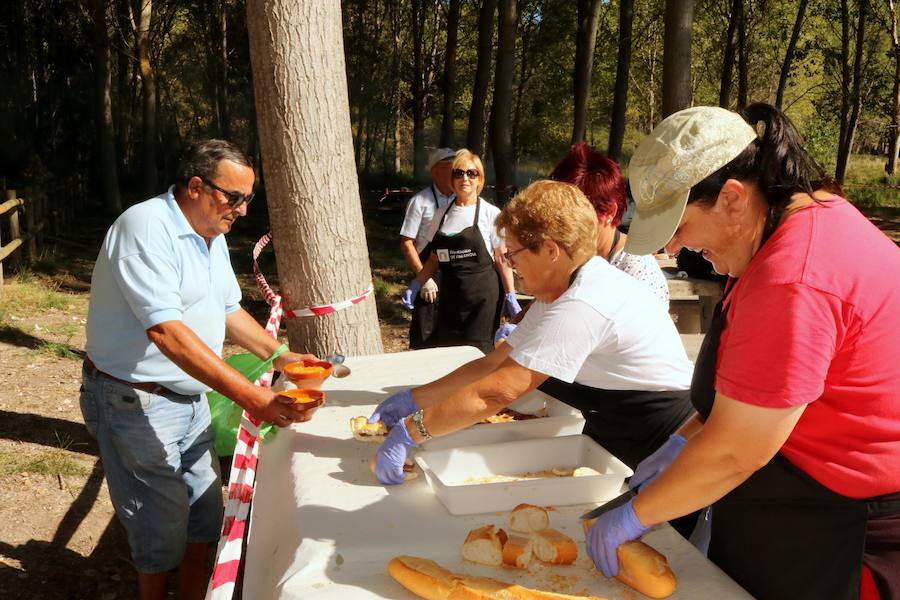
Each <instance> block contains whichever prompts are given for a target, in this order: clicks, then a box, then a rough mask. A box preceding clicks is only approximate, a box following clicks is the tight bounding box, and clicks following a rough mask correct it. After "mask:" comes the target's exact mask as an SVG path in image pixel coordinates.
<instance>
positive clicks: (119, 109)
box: [113, 0, 134, 175]
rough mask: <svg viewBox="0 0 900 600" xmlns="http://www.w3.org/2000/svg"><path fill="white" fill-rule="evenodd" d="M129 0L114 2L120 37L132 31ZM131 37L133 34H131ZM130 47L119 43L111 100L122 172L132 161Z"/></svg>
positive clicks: (132, 64)
mask: <svg viewBox="0 0 900 600" xmlns="http://www.w3.org/2000/svg"><path fill="white" fill-rule="evenodd" d="M130 1H131V0H117V2H116V25H117V27H118V29H119V32H120V34H119V35H121V36H122V37H124V33H125V32H132V34H133V28H132V24H131V9H130V8H129V7H130V6H131V5H130ZM131 39H133V35H132V36H131ZM129 51H130V47H129V46H127V45H125V44H120V47H119V49H118V51H117V53H116V54H117V65H116V100H117V101H116V102H113V111H114V114H113V121H114V122H115V123H116V124H118V128H117V129H116V146H117V147H118V150H119V171H120V172H121V173H123V174H126V175H127V173H128V170H129V168H130V167H131V165H132V163H131V161H130V160H129V157H130V156H131V135H130V131H131V123H130V121H131V119H130V118H129V117H131V114H132V106H133V102H132V100H133V96H134V88H133V86H131V85H129V84H130V83H131V79H132V72H133V69H134V62H133V60H132V59H131V56H130V54H129Z"/></svg>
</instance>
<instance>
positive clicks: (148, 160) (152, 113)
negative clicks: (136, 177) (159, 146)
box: [136, 0, 160, 196]
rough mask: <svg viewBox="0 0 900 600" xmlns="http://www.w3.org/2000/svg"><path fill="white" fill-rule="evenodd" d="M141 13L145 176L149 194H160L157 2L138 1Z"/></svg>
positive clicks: (146, 190) (143, 159)
mask: <svg viewBox="0 0 900 600" xmlns="http://www.w3.org/2000/svg"><path fill="white" fill-rule="evenodd" d="M136 2H137V7H138V8H139V9H140V11H139V12H138V21H137V28H136V31H137V50H138V62H139V65H140V72H141V92H142V94H143V101H144V102H143V121H142V128H141V137H142V140H141V150H142V151H141V173H142V178H141V179H142V182H143V190H144V194H145V195H149V196H152V195H155V194H157V193H159V191H160V190H159V189H157V187H156V186H157V183H156V74H155V73H154V72H153V65H152V64H151V62H150V22H151V20H152V19H153V0H136Z"/></svg>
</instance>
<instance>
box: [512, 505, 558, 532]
mask: <svg viewBox="0 0 900 600" xmlns="http://www.w3.org/2000/svg"><path fill="white" fill-rule="evenodd" d="M548 527H550V516H549V515H548V514H547V510H546V509H544V508H541V507H540V506H535V505H534V504H520V505H518V506H517V507H515V508H514V509H512V512H511V513H509V528H510V529H512V530H513V531H521V532H522V533H531V532H532V531H540V530H541V529H547V528H548Z"/></svg>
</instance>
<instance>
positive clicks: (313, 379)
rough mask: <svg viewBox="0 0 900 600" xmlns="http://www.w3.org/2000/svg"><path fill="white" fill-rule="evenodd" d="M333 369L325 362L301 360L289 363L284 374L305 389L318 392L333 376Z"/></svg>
mask: <svg viewBox="0 0 900 600" xmlns="http://www.w3.org/2000/svg"><path fill="white" fill-rule="evenodd" d="M332 369H333V367H332V365H331V363H330V362H325V361H324V360H301V361H297V362H292V363H288V364H287V365H285V367H284V374H285V375H286V376H287V378H288V379H290V380H291V381H293V382H294V383H296V384H297V385H298V386H300V387H301V388H303V389H307V390H317V389H319V388H321V387H322V383H324V382H325V380H326V379H328V378H329V377H330V376H331V371H332Z"/></svg>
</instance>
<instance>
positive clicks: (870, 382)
mask: <svg viewBox="0 0 900 600" xmlns="http://www.w3.org/2000/svg"><path fill="white" fill-rule="evenodd" d="M758 124H761V125H763V126H764V131H763V133H762V135H761V136H760V135H758V134H757V130H756V126H757V125H758ZM630 174H631V187H632V192H633V195H634V198H635V203H636V212H635V217H634V220H633V221H632V224H631V229H630V232H629V237H628V242H627V244H626V251H629V252H633V253H636V254H640V253H649V252H653V251H655V250H657V249H658V248H660V247H662V246H665V247H666V250H667V251H669V252H671V253H674V252H677V251H678V250H680V249H681V248H690V249H693V250H700V251H702V253H703V256H704V257H705V258H706V259H707V260H708V261H710V262H711V263H712V265H713V267H714V268H715V270H716V271H717V272H718V273H721V274H727V275H728V276H729V277H730V278H731V279H730V280H729V282H728V286H727V287H726V294H725V298H724V299H723V301H722V303H720V305H719V307H717V310H716V313H715V318H714V323H713V326H712V327H711V328H710V331H709V332H708V334H707V336H706V339H705V340H704V344H703V347H702V349H701V353H700V355H699V356H698V359H697V363H696V367H695V372H694V379H693V382H692V386H691V396H692V401H693V403H694V406H695V408H696V409H697V412H698V415H697V417H696V418H695V419H693V420H691V421H689V422H688V423H686V424H685V426H683V427H682V429H681V430H680V432H679V433H680V435H681V436H682V437H680V438H677V440H678V441H677V443H676V442H673V443H671V444H667V445H666V446H664V447H663V449H661V450H660V451H659V452H658V453H657V454H656V455H653V456H651V457H649V458H647V459H646V460H645V461H644V462H643V463H642V464H641V465H638V467H637V469H636V473H635V478H634V480H633V482H634V481H635V480H636V481H638V482H641V483H642V485H641V487H640V493H639V494H638V496H637V497H636V498H634V499H633V500H632V501H631V502H629V503H628V504H626V505H625V506H623V507H621V508H618V509H615V510H613V511H610V512H608V513H606V514H604V515H603V516H602V517H601V518H600V519H598V521H597V522H596V523H595V524H594V526H593V528H592V529H591V531H590V532H589V535H588V540H587V542H588V552H589V554H590V555H591V557H592V558H593V559H594V562H595V563H596V564H597V566H598V567H600V568H601V569H602V570H603V571H604V572H605V573H606V574H607V575H608V576H612V575H614V574H615V573H616V572H617V571H618V562H617V559H616V548H617V547H618V546H619V545H620V544H621V543H623V542H625V541H627V540H630V539H634V538H636V537H639V536H640V535H642V534H643V532H644V531H646V529H647V527H649V526H651V525H653V524H656V523H661V522H663V521H667V520H670V519H673V518H675V517H678V516H681V515H684V514H687V513H689V512H691V511H694V510H697V509H698V508H701V507H704V506H707V505H710V504H711V505H712V538H711V541H710V547H709V557H710V559H711V560H713V561H714V562H715V563H716V564H718V565H719V566H720V567H721V568H722V569H723V570H724V571H725V572H726V573H728V574H729V575H730V576H731V577H732V578H734V579H735V580H736V581H737V582H738V583H739V584H741V585H742V586H744V587H745V588H746V589H747V590H748V591H749V592H750V593H752V594H753V595H754V596H756V597H758V598H762V599H769V598H791V599H792V600H796V599H798V598H841V599H843V598H859V597H860V596H862V597H864V598H868V597H873V598H878V597H881V598H900V361H898V360H897V359H896V354H897V351H898V350H900V278H898V277H897V273H900V249H898V248H897V246H896V245H895V244H894V243H893V242H892V241H891V240H890V239H888V238H887V237H886V236H885V235H884V234H883V233H882V232H880V231H879V230H878V229H877V228H876V227H875V226H873V225H872V224H871V223H870V222H869V221H868V220H867V219H866V218H865V217H864V216H863V215H861V214H860V213H859V211H857V210H856V209H855V208H854V207H853V206H852V205H851V204H850V203H848V202H847V201H846V200H844V199H843V198H841V197H840V196H839V194H840V189H839V187H838V186H837V185H836V184H834V183H833V182H831V181H830V180H828V178H827V177H825V175H824V173H823V171H822V170H821V168H820V167H818V165H816V164H815V162H814V161H813V160H812V158H811V157H810V156H809V154H808V153H807V152H806V150H805V149H804V148H803V146H802V141H801V139H800V137H799V135H798V134H797V132H796V131H795V129H794V128H793V126H792V125H791V123H790V121H788V119H787V118H786V117H785V116H784V115H783V114H782V113H781V112H779V111H778V110H777V109H775V108H774V107H772V106H769V105H766V104H754V105H751V106H748V107H747V108H746V109H744V111H742V113H741V114H737V113H732V112H730V111H727V110H725V109H721V108H716V107H694V108H690V109H686V110H683V111H680V112H678V113H675V114H673V115H671V116H669V117H668V118H666V119H665V120H664V121H663V122H662V123H660V124H659V126H657V128H656V129H654V130H653V132H652V133H651V134H650V135H649V136H648V137H647V139H645V140H644V141H643V142H642V143H641V144H640V146H639V147H638V148H637V150H636V151H635V154H634V157H633V158H632V160H631V164H630ZM738 278H740V279H738ZM685 440H686V443H685ZM679 450H680V451H679Z"/></svg>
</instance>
